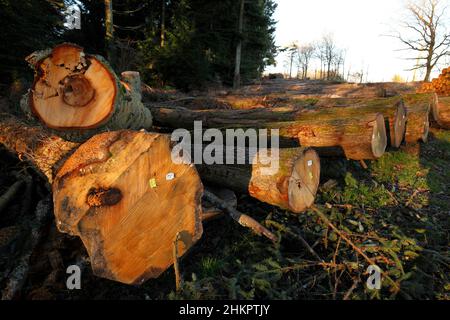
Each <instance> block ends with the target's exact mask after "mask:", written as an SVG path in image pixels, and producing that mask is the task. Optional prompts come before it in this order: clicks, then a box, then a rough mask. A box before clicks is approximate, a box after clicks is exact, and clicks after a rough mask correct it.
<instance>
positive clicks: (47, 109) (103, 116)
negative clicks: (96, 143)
mask: <svg viewBox="0 0 450 320" xmlns="http://www.w3.org/2000/svg"><path fill="white" fill-rule="evenodd" d="M27 61H28V63H29V64H30V65H31V66H32V67H33V68H34V69H35V79H34V83H33V85H32V88H31V90H30V92H29V93H28V94H26V95H25V96H24V97H23V99H22V101H21V108H22V110H23V111H24V112H25V113H26V114H28V115H30V114H32V115H34V116H36V117H37V118H38V119H39V120H40V122H41V123H43V124H44V125H45V126H46V127H48V128H52V129H56V130H58V131H59V132H58V135H63V136H64V137H65V138H67V139H71V140H78V141H81V140H83V139H86V138H88V137H90V136H92V135H93V134H95V133H98V132H100V131H101V129H103V130H102V131H106V130H119V129H141V128H149V127H150V126H151V124H152V118H151V114H150V112H149V110H148V109H146V108H145V107H144V106H143V104H142V102H141V93H140V88H138V89H137V88H136V87H135V86H134V85H133V81H130V75H129V74H124V75H123V80H124V81H123V82H121V81H120V80H119V78H118V77H117V75H116V74H115V73H114V71H113V70H112V68H111V67H110V66H109V64H108V63H107V62H106V61H105V60H104V59H103V58H102V57H100V56H97V55H89V54H85V53H84V51H83V48H81V47H79V46H77V45H73V44H68V43H65V44H61V45H58V46H56V47H54V48H53V49H51V50H50V49H48V50H44V51H38V52H35V53H33V54H31V55H30V56H28V57H27ZM88 129H97V130H88Z"/></svg>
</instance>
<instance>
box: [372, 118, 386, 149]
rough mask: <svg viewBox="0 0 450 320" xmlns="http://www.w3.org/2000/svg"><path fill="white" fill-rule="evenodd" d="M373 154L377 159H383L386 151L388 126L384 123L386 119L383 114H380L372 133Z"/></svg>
mask: <svg viewBox="0 0 450 320" xmlns="http://www.w3.org/2000/svg"><path fill="white" fill-rule="evenodd" d="M371 144H372V154H373V155H374V157H375V158H379V157H381V156H382V155H383V154H384V152H385V151H386V146H387V136H386V125H385V123H384V117H383V115H382V114H381V113H378V114H377V116H376V120H375V122H374V125H373V131H372V141H371Z"/></svg>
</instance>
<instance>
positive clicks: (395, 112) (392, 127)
mask: <svg viewBox="0 0 450 320" xmlns="http://www.w3.org/2000/svg"><path fill="white" fill-rule="evenodd" d="M337 107H354V108H346V114H347V116H354V117H358V115H362V114H373V113H381V114H383V116H384V118H385V121H386V129H387V132H386V133H387V137H388V143H389V145H390V146H391V147H394V148H398V147H400V144H401V143H402V141H403V139H404V137H405V129H406V107H405V103H404V101H403V99H402V98H401V97H399V96H396V97H391V98H374V99H357V98H322V99H319V100H318V101H317V102H316V103H315V104H314V108H337Z"/></svg>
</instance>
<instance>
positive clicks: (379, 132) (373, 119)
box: [150, 105, 387, 160]
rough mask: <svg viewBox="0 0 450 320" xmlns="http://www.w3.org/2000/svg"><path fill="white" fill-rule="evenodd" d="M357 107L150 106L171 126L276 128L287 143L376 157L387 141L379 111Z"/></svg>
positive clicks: (353, 156) (157, 119)
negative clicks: (363, 111)
mask: <svg viewBox="0 0 450 320" xmlns="http://www.w3.org/2000/svg"><path fill="white" fill-rule="evenodd" d="M357 108H359V107H341V108H323V109H322V108H321V109H319V110H307V109H305V108H298V107H281V108H264V109H252V110H189V109H186V108H181V107H170V108H168V107H161V106H156V105H152V106H151V108H150V109H151V111H152V114H153V116H154V120H155V122H157V123H159V124H160V125H162V126H168V127H171V128H186V129H192V128H193V127H194V121H202V126H203V127H204V128H219V129H226V128H236V129H237V128H243V129H246V128H256V129H261V128H267V129H279V134H280V138H282V139H283V140H287V141H289V142H290V143H291V144H292V143H296V144H297V145H298V143H299V142H300V145H302V146H311V147H327V150H326V151H329V150H328V149H329V148H330V147H338V148H333V149H334V150H333V152H332V153H333V154H336V153H338V154H339V153H340V154H343V155H344V156H346V157H347V158H349V159H354V160H361V159H374V158H378V157H380V156H382V155H383V153H384V151H385V148H386V143H387V142H386V140H387V138H386V130H385V124H384V118H383V116H382V114H379V113H367V114H364V113H363V114H361V113H358V112H357ZM322 150H325V149H320V150H319V152H320V153H321V154H322ZM327 153H328V152H324V154H325V155H326V154H327Z"/></svg>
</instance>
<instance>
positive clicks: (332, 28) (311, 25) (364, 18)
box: [266, 0, 450, 82]
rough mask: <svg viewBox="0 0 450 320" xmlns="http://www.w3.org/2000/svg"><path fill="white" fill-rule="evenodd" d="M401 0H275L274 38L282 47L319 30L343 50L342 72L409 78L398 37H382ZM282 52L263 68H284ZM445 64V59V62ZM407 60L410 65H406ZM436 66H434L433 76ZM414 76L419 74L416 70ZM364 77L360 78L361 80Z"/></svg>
mask: <svg viewBox="0 0 450 320" xmlns="http://www.w3.org/2000/svg"><path fill="white" fill-rule="evenodd" d="M405 1H406V0H277V1H276V2H277V3H278V8H277V10H276V12H275V20H276V21H278V23H277V30H276V34H275V42H276V45H278V46H286V45H288V44H289V43H292V42H293V41H298V42H299V43H300V44H302V43H307V42H311V41H315V40H318V39H320V38H321V36H322V35H323V34H324V33H331V34H333V35H334V37H335V39H336V42H337V44H338V45H339V47H341V48H343V49H346V52H347V54H346V62H345V70H346V71H345V72H346V73H347V70H348V69H349V68H350V70H351V72H356V71H359V70H362V69H363V70H364V71H365V72H366V71H367V70H368V81H372V82H374V81H391V79H392V77H393V76H394V75H395V74H399V75H401V76H402V77H403V78H404V79H405V80H408V81H411V80H412V78H413V72H410V71H405V70H406V69H408V68H411V67H412V65H413V64H414V61H405V60H404V59H402V57H405V55H406V52H405V51H398V49H401V48H404V47H403V46H402V45H401V43H400V42H399V40H397V39H395V38H392V37H387V36H385V35H387V34H392V31H393V30H394V29H395V28H397V26H398V25H399V22H400V21H401V19H402V17H404V14H405V10H404V6H405ZM286 60H287V59H286V56H285V55H284V54H280V55H279V56H278V57H277V66H276V67H269V68H267V70H266V72H286V70H287V69H286V63H285V61H286ZM449 62H450V61H449ZM411 64H412V65H411ZM436 72H438V70H435V73H434V75H436ZM416 77H417V78H418V79H417V80H422V79H420V78H421V77H422V75H421V74H420V73H417V75H416ZM365 80H366V79H365Z"/></svg>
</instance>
